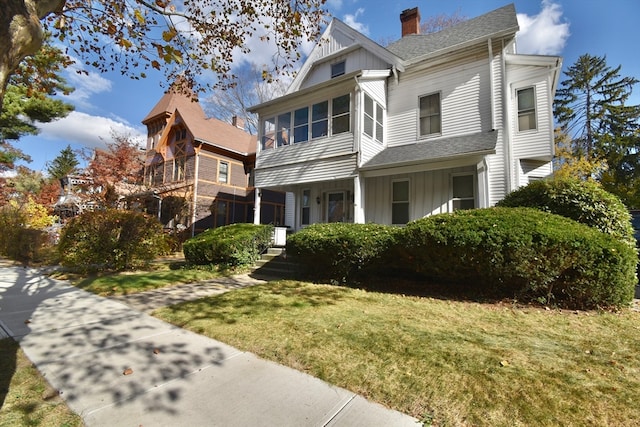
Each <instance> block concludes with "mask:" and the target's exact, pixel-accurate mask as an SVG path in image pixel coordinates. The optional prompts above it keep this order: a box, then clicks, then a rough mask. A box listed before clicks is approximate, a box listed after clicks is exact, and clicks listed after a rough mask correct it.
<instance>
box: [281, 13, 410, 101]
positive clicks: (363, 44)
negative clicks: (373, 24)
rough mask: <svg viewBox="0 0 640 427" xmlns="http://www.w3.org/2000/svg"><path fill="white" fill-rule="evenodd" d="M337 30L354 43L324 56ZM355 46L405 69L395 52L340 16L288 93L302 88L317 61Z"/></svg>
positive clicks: (307, 61)
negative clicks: (323, 53) (349, 24)
mask: <svg viewBox="0 0 640 427" xmlns="http://www.w3.org/2000/svg"><path fill="white" fill-rule="evenodd" d="M337 32H339V33H342V34H344V35H345V36H346V37H347V38H349V39H350V40H352V43H351V44H350V45H349V46H345V47H343V48H342V49H338V50H336V51H334V52H332V53H330V54H328V55H325V56H322V52H323V50H324V47H325V45H326V44H327V43H329V40H331V38H332V37H333V35H334V34H335V33H337ZM354 48H363V49H365V50H367V51H369V52H371V53H372V54H374V55H375V56H377V57H379V58H381V59H383V60H384V61H386V62H387V63H389V64H390V65H392V66H395V67H396V68H398V69H399V70H400V71H404V66H403V65H402V61H401V59H400V58H399V57H397V56H396V55H395V54H394V53H393V52H390V51H389V50H387V49H385V48H384V47H382V46H380V45H379V44H378V43H376V42H374V41H373V40H371V39H370V38H369V37H367V36H365V35H364V34H362V33H360V32H358V31H357V30H355V29H353V28H351V27H350V26H348V25H347V24H345V23H344V22H342V21H341V20H339V19H338V18H333V19H332V20H331V22H330V23H329V25H328V26H327V28H326V29H325V31H324V33H322V36H321V37H320V41H319V42H318V43H316V45H315V47H314V48H313V50H312V51H311V53H310V54H309V56H308V57H307V59H306V60H305V62H304V64H302V67H301V68H300V71H299V72H298V74H297V75H296V77H295V79H294V80H293V82H291V85H289V88H288V89H287V94H290V93H293V92H295V91H297V90H298V89H300V87H301V86H302V83H303V82H304V80H305V79H306V77H307V74H308V73H309V72H310V71H311V70H312V69H313V66H314V65H315V64H316V63H319V62H324V61H326V60H328V59H329V58H332V57H335V56H337V55H341V54H344V53H346V52H347V51H349V50H352V49H354Z"/></svg>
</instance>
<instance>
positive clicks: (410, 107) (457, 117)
mask: <svg viewBox="0 0 640 427" xmlns="http://www.w3.org/2000/svg"><path fill="white" fill-rule="evenodd" d="M489 74H490V73H489V65H488V61H487V59H486V58H484V59H483V60H475V61H473V62H464V61H460V62H459V63H457V64H455V65H454V66H452V67H447V68H443V67H436V69H434V70H432V71H429V70H427V71H425V72H422V73H421V74H415V73H405V74H401V75H400V81H399V83H398V84H396V83H395V81H394V79H389V82H390V83H389V95H388V96H389V102H388V111H387V125H388V126H387V127H388V135H389V137H388V139H387V143H388V145H389V146H395V145H402V144H407V143H413V142H416V141H418V140H419V139H420V138H419V135H418V126H419V114H420V113H419V97H420V96H423V95H430V94H433V93H440V94H441V114H442V133H441V136H442V137H451V136H459V135H465V134H470V133H476V132H481V131H489V130H491V117H490V116H491V108H490V102H489V99H490V96H489V95H490V85H489Z"/></svg>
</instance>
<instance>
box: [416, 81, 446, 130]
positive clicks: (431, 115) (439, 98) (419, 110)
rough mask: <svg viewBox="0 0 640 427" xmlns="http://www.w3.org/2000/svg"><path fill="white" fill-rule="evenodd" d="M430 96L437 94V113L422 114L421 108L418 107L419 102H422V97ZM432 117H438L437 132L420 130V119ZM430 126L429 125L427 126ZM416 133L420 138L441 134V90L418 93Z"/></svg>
mask: <svg viewBox="0 0 640 427" xmlns="http://www.w3.org/2000/svg"><path fill="white" fill-rule="evenodd" d="M432 96H437V97H438V107H439V108H438V113H437V114H425V115H423V114H422V108H421V107H420V104H421V103H422V102H421V101H422V99H423V98H429V97H432ZM432 117H438V122H439V129H438V131H437V132H432V131H429V132H425V133H423V132H422V120H423V119H427V118H429V119H430V118H432ZM429 127H430V128H431V126H429ZM418 135H419V136H420V137H421V138H429V137H435V136H440V135H442V93H441V92H432V93H427V94H424V95H420V96H419V97H418Z"/></svg>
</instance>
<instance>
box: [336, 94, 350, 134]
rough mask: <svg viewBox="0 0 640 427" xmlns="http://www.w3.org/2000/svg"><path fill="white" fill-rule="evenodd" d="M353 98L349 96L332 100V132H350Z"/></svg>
mask: <svg viewBox="0 0 640 427" xmlns="http://www.w3.org/2000/svg"><path fill="white" fill-rule="evenodd" d="M350 104H351V97H350V96H349V95H348V94H347V95H343V96H340V97H338V98H333V99H332V100H331V132H332V133H333V134H334V135H336V134H338V133H343V132H349V130H351V105H350Z"/></svg>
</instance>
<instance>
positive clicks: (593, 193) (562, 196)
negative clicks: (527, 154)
mask: <svg viewBox="0 0 640 427" xmlns="http://www.w3.org/2000/svg"><path fill="white" fill-rule="evenodd" d="M497 206H503V207H529V208H535V209H539V210H542V211H545V212H550V213H554V214H557V215H561V216H564V217H566V218H571V219H573V220H575V221H578V222H581V223H583V224H586V225H588V226H590V227H594V228H597V229H598V230H600V231H602V232H603V233H607V234H611V235H613V236H615V237H618V238H619V239H622V240H624V241H625V242H627V243H628V244H629V245H630V246H633V247H635V245H636V241H635V238H634V235H633V227H632V226H631V215H630V214H629V211H628V210H627V208H626V207H625V205H624V203H622V201H621V200H620V199H619V198H618V197H617V196H615V195H613V194H611V193H609V192H607V191H605V190H604V189H603V188H602V187H601V186H600V185H599V184H597V183H595V182H590V181H580V180H577V179H550V180H541V181H533V182H531V183H529V184H528V185H527V186H525V187H522V188H519V189H517V190H515V191H513V192H511V193H509V194H507V196H506V197H505V198H504V199H503V200H502V201H500V202H499V203H498V204H497Z"/></svg>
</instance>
